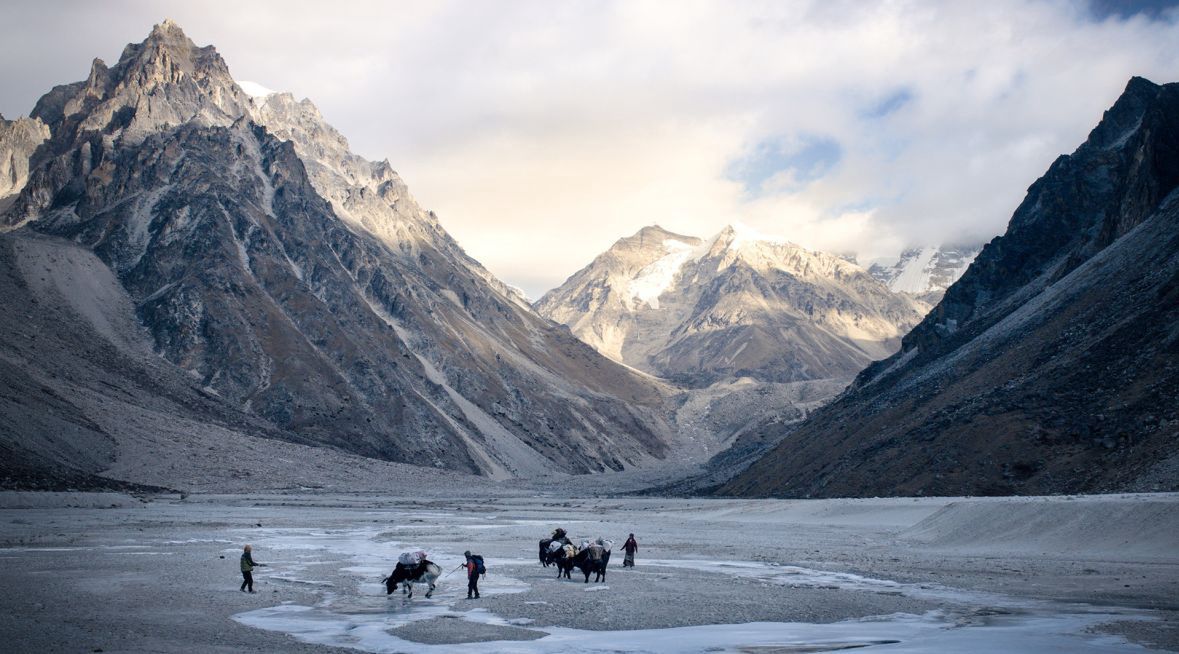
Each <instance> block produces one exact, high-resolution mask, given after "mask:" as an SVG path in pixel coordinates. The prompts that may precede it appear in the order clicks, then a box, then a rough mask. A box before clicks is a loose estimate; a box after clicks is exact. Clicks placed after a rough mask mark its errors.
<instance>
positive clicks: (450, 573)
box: [442, 563, 463, 579]
mask: <svg viewBox="0 0 1179 654" xmlns="http://www.w3.org/2000/svg"><path fill="white" fill-rule="evenodd" d="M461 567H463V564H462V563H460V564H459V566H458V568H455V569H454V570H451V571H450V572H448V573H446V574H444V575H442V578H443V579H446V578H447V577H449V576H450V575H452V574H454V573H456V572H458V571H459V568H461Z"/></svg>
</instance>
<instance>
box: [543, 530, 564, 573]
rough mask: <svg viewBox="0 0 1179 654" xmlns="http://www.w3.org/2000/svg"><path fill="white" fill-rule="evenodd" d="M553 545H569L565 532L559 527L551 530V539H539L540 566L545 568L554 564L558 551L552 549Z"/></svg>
mask: <svg viewBox="0 0 1179 654" xmlns="http://www.w3.org/2000/svg"><path fill="white" fill-rule="evenodd" d="M553 543H557V544H558V547H559V546H561V545H569V544H571V543H570V540H569V537H568V536H566V535H565V530H564V529H561V528H560V527H558V528H557V529H554V530H553V537H552V538H542V539H540V552H539V556H540V564H541V565H543V566H544V567H546V568H547V567H549V566H550V565H553V564H554V563H556V562H557V559H558V558H559V556H560V553H559V550H558V549H557V547H553Z"/></svg>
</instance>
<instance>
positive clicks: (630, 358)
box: [536, 226, 928, 386]
mask: <svg viewBox="0 0 1179 654" xmlns="http://www.w3.org/2000/svg"><path fill="white" fill-rule="evenodd" d="M536 308H537V310H538V311H539V312H540V313H541V314H543V315H545V316H548V317H549V318H552V319H553V320H556V321H557V322H561V323H564V324H566V325H568V326H569V328H570V329H571V330H572V331H573V333H574V334H576V335H577V336H578V337H579V338H581V339H582V340H584V341H585V342H587V343H589V344H590V345H593V346H594V347H595V348H597V349H598V351H600V352H602V353H603V354H606V355H607V356H609V357H611V358H613V359H614V360H616V361H621V362H624V363H626V364H627V365H630V366H633V367H635V368H638V369H639V370H643V371H646V372H649V373H651V374H654V375H658V376H660V377H664V378H667V379H671V380H674V381H677V382H679V383H682V384H686V385H689V386H706V385H709V384H712V383H715V382H717V381H719V380H722V379H726V378H735V377H750V378H754V379H758V380H762V381H774V382H793V381H804V380H814V379H828V378H850V377H851V376H853V375H855V374H856V373H857V372H859V371H860V370H862V369H863V368H864V367H865V366H867V365H868V364H869V363H871V362H872V361H875V360H877V359H883V358H885V357H887V356H889V355H890V354H892V353H893V352H895V351H896V349H897V348H898V347H899V346H900V337H901V336H902V335H903V334H904V333H905V332H906V331H908V330H909V329H910V328H912V327H913V326H914V325H916V324H917V322H918V321H920V320H921V317H922V315H924V312H925V311H926V310H927V309H928V306H927V305H925V304H923V303H922V302H920V301H918V300H915V299H913V298H911V297H908V296H906V295H902V294H898V293H893V292H891V291H890V290H889V289H888V288H886V287H885V286H884V285H883V284H881V283H880V282H879V281H877V280H876V279H874V278H873V277H872V276H871V275H870V274H868V272H866V271H865V270H863V269H862V268H860V267H859V266H857V265H855V264H854V263H850V262H848V261H846V260H844V259H842V258H840V257H837V256H834V255H830V254H826V253H823V252H815V251H811V250H807V249H805V248H802V247H799V246H797V245H795V244H792V243H788V242H783V241H774V240H769V239H766V238H764V237H761V236H758V235H756V234H753V233H751V232H749V231H747V230H742V229H738V228H734V227H728V228H726V229H724V230H723V231H721V232H720V233H719V234H716V235H715V236H713V237H712V238H709V239H700V238H695V237H690V236H683V235H679V234H673V233H671V232H668V231H666V230H664V229H662V228H660V227H657V226H653V227H646V228H643V229H642V230H640V231H639V232H638V233H637V234H635V235H634V236H631V237H628V238H624V239H621V240H619V241H618V242H617V243H615V244H614V246H613V247H611V248H610V249H609V250H608V251H606V252H605V253H603V254H602V255H600V256H599V257H597V258H596V259H595V260H594V261H593V262H592V263H591V264H590V265H588V266H586V267H585V268H583V269H582V270H580V271H579V272H577V273H576V274H574V275H573V276H572V277H570V278H569V279H568V280H567V281H566V282H565V283H564V284H562V285H561V286H560V287H558V288H557V289H554V290H553V291H550V292H549V293H547V294H546V295H545V296H544V297H542V298H541V299H540V301H539V302H537V304H536Z"/></svg>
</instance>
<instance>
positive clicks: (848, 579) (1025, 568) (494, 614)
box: [0, 495, 1179, 654]
mask: <svg viewBox="0 0 1179 654" xmlns="http://www.w3.org/2000/svg"><path fill="white" fill-rule="evenodd" d="M56 503H57V504H61V503H62V501H59V502H56ZM66 503H69V502H68V501H67V502H66ZM74 503H78V502H74ZM81 503H83V504H89V506H79V507H76V508H70V507H53V506H37V507H34V508H20V509H6V510H3V511H2V512H0V521H2V522H0V524H4V525H5V527H6V529H5V534H6V535H5V540H4V541H3V544H4V548H3V549H2V550H0V573H2V576H3V580H4V587H5V588H6V589H9V591H8V592H6V593H5V597H4V598H3V599H0V605H2V606H3V608H4V614H5V617H3V618H0V626H2V627H3V635H4V636H5V638H6V641H7V642H9V643H13V642H15V643H18V644H19V646H18V647H17V648H16V651H33V650H44V649H63V650H69V651H95V650H102V651H105V652H111V651H152V652H160V651H192V650H193V649H196V650H201V651H240V649H241V648H243V647H247V648H254V649H258V648H261V649H263V650H267V651H348V650H352V651H356V650H361V651H369V652H490V651H494V652H520V653H529V654H532V653H548V652H758V653H770V652H821V651H835V650H841V649H849V648H855V649H857V651H880V652H994V651H1007V652H1122V651H1126V652H1130V651H1149V650H1151V649H1153V650H1168V648H1170V649H1171V650H1174V648H1175V645H1176V631H1177V629H1176V613H1175V611H1176V609H1177V608H1179V606H1177V604H1179V599H1177V598H1179V555H1177V554H1176V553H1175V551H1174V548H1173V544H1174V542H1175V541H1174V540H1170V541H1169V542H1168V540H1167V539H1169V538H1170V539H1173V538H1174V536H1175V534H1174V529H1175V526H1176V521H1177V520H1179V516H1177V515H1176V510H1177V508H1179V498H1176V497H1174V496H1169V495H1154V496H1125V497H1105V498H1053V499H1051V500H1043V499H1015V500H949V499H939V498H922V499H912V498H909V499H880V500H825V501H736V500H672V499H650V498H646V499H609V500H607V499H588V500H564V499H554V498H551V497H538V498H522V497H503V498H498V499H493V500H480V501H474V500H471V499H430V500H422V501H416V502H414V501H407V500H404V499H397V498H379V497H365V496H330V497H328V496H219V497H211V496H202V497H192V498H188V499H187V500H186V501H180V500H179V499H178V498H163V499H156V500H154V501H152V502H148V503H141V502H137V501H121V500H120V501H115V502H113V504H116V505H117V506H113V507H112V506H109V505H107V506H105V508H98V507H99V506H101V505H103V504H104V503H105V500H95V499H93V498H84V501H82V502H81ZM1144 520H1149V521H1150V523H1151V524H1150V525H1149V526H1141V528H1139V529H1137V530H1135V532H1134V533H1131V534H1125V533H1118V532H1119V530H1120V529H1123V528H1124V526H1122V525H1121V523H1120V522H1119V521H1122V522H1125V523H1126V524H1127V525H1129V524H1137V523H1141V522H1142V521H1144ZM984 521H987V522H991V523H993V522H995V521H1001V522H1003V523H1004V525H993V524H983V522H984ZM1036 524H1042V525H1043V526H1042V527H1041V528H1038V529H1036V528H1034V527H1035V525H1036ZM558 526H560V527H564V528H565V529H566V530H567V531H568V532H569V533H570V535H571V536H572V537H574V539H575V540H578V539H580V538H582V537H584V538H593V537H597V536H604V537H607V538H612V539H613V540H614V541H615V543H616V544H617V543H621V542H622V541H623V540H624V539H625V538H626V535H627V534H628V533H631V532H634V533H635V535H636V538H637V539H638V541H639V543H640V550H639V555H638V565H637V567H636V568H634V569H626V568H623V567H622V565H621V559H622V553H621V551H616V552H615V555H616V556H615V557H614V559H613V560H612V561H611V565H610V568H609V571H608V574H607V579H606V581H605V582H604V583H597V584H595V583H592V582H591V583H589V584H586V583H583V580H582V578H581V577H580V575H579V574H578V572H577V571H576V570H575V571H574V579H573V580H572V581H570V580H564V581H559V580H557V579H556V571H555V569H553V568H547V569H546V568H543V567H541V566H540V565H539V563H538V562H537V560H536V547H537V540H538V539H539V538H541V537H543V536H545V535H547V534H548V533H549V532H550V531H551V530H552V529H553V528H555V527H558ZM245 543H250V544H252V545H253V549H254V555H255V559H256V560H258V561H260V562H264V563H267V564H268V566H267V567H264V568H261V569H259V570H258V571H257V572H256V574H255V578H256V587H257V589H258V591H259V593H258V594H256V595H248V594H245V593H239V592H238V590H237V587H238V584H239V583H240V576H239V574H238V571H237V567H238V561H237V559H238V556H239V554H240V551H241V546H242V545H243V544H245ZM618 547H619V546H618V545H616V549H617V548H618ZM410 549H424V550H426V551H427V552H429V554H430V558H431V560H434V561H435V562H437V563H438V564H439V565H440V566H441V567H442V568H443V570H444V571H447V572H450V571H453V570H454V569H455V568H456V566H457V565H458V564H459V563H460V562H461V561H462V556H461V553H462V552H463V551H464V550H467V549H470V550H472V551H475V552H477V553H482V554H483V555H484V556H485V557H486V560H487V565H488V574H487V577H486V579H485V580H484V581H483V582H482V584H481V587H482V593H483V596H482V599H479V600H467V599H466V590H465V580H464V579H463V573H462V572H461V571H460V572H453V573H451V574H449V575H448V576H445V577H443V578H442V579H441V581H440V583H439V586H438V590H437V591H436V592H435V593H434V596H433V597H432V598H431V599H426V598H425V597H424V596H423V595H424V589H423V588H421V587H419V589H418V592H417V593H415V596H414V598H413V599H412V600H407V599H405V598H404V596H402V595H401V594H400V593H399V594H395V595H393V596H387V595H386V594H385V591H384V587H383V585H382V584H381V583H380V582H381V578H382V577H383V576H384V575H386V574H388V573H389V571H390V570H391V568H392V565H393V563H394V562H395V560H396V556H397V554H398V553H399V552H401V551H403V550H410Z"/></svg>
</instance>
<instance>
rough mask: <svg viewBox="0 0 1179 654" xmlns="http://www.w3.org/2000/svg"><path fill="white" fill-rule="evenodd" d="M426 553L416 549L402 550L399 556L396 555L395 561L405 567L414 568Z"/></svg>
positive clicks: (419, 563) (420, 562) (423, 558)
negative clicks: (412, 550) (410, 550)
mask: <svg viewBox="0 0 1179 654" xmlns="http://www.w3.org/2000/svg"><path fill="white" fill-rule="evenodd" d="M425 558H426V553H425V552H423V551H421V550H418V551H417V552H402V553H401V556H398V557H397V562H398V563H400V564H401V565H403V566H405V567H407V568H416V567H418V566H419V565H421V564H422V561H423V560H425Z"/></svg>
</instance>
